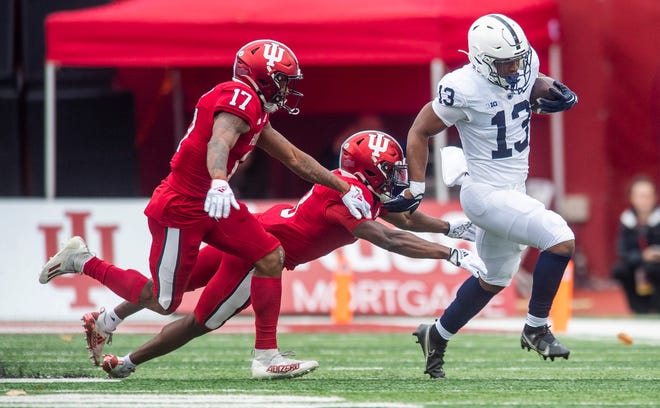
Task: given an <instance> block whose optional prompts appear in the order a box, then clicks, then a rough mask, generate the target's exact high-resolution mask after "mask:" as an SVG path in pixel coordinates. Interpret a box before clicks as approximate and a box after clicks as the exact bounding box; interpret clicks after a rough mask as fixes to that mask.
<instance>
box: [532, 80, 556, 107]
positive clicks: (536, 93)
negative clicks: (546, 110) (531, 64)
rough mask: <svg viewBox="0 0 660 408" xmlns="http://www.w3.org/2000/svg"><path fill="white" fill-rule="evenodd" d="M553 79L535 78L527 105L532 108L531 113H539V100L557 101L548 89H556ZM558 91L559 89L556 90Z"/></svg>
mask: <svg viewBox="0 0 660 408" xmlns="http://www.w3.org/2000/svg"><path fill="white" fill-rule="evenodd" d="M554 81H555V80H554V78H550V77H547V76H540V77H538V78H536V81H535V82H534V86H532V93H531V94H530V95H529V103H530V105H531V107H532V111H533V112H536V113H541V112H539V109H540V105H539V102H538V100H539V99H540V98H545V99H552V100H554V99H557V98H555V96H554V95H553V94H551V93H550V88H555V89H557V87H556V86H555V85H554V84H553V82H554ZM557 90H559V89H557Z"/></svg>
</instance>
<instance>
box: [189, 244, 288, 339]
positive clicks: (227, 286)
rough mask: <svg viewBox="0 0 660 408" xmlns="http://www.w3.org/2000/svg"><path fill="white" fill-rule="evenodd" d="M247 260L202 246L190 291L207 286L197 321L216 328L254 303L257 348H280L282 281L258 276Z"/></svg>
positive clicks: (197, 313)
mask: <svg viewBox="0 0 660 408" xmlns="http://www.w3.org/2000/svg"><path fill="white" fill-rule="evenodd" d="M253 271H254V268H253V267H252V265H251V264H250V263H248V262H246V261H245V260H243V259H241V258H239V257H237V256H233V255H229V254H224V253H223V252H222V251H219V250H217V249H216V248H213V247H211V246H206V247H204V248H202V250H201V251H200V252H199V256H198V258H197V263H196V264H195V268H194V269H193V272H192V273H191V276H190V282H189V285H188V287H187V288H186V291H191V290H195V289H197V288H199V287H202V286H206V287H205V288H204V290H203V291H202V294H201V295H200V297H199V300H198V302H197V306H196V307H195V319H196V320H197V323H199V324H200V325H202V326H205V327H207V328H208V329H211V330H215V329H217V328H219V327H221V326H222V325H224V324H225V322H226V321H227V320H229V319H230V318H231V317H232V316H234V315H236V314H237V313H239V312H240V311H242V310H243V309H245V308H246V307H248V306H249V305H250V303H251V299H258V300H260V301H257V302H252V308H253V309H254V316H255V329H256V337H255V348H256V349H275V348H277V322H278V319H279V313H280V304H281V293H282V280H281V279H280V278H264V277H254V276H253Z"/></svg>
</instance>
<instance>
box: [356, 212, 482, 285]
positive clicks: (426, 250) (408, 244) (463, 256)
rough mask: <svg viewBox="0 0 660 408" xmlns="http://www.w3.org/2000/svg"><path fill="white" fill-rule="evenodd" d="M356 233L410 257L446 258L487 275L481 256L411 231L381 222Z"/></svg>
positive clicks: (370, 223)
mask: <svg viewBox="0 0 660 408" xmlns="http://www.w3.org/2000/svg"><path fill="white" fill-rule="evenodd" d="M353 235H355V236H356V237H357V238H361V239H365V240H367V241H369V242H371V243H372V244H374V245H377V246H379V247H381V248H383V249H386V250H388V251H390V252H395V253H397V254H401V255H405V256H408V257H410V258H430V259H444V260H447V261H449V262H451V263H452V264H454V265H456V266H460V267H462V268H464V269H466V270H467V271H468V272H470V273H471V274H472V275H474V276H476V277H479V276H486V274H487V271H486V265H484V263H483V261H482V260H481V258H479V257H478V256H477V255H476V254H473V253H472V252H470V251H467V250H465V249H458V248H450V247H447V246H444V245H441V244H437V243H435V242H430V241H427V240H425V239H422V238H420V237H418V236H417V235H415V234H412V233H410V232H407V231H401V230H397V229H392V228H388V227H387V226H385V225H383V224H381V223H379V222H377V221H371V220H370V221H364V222H362V223H360V225H358V226H357V227H356V228H355V229H354V230H353Z"/></svg>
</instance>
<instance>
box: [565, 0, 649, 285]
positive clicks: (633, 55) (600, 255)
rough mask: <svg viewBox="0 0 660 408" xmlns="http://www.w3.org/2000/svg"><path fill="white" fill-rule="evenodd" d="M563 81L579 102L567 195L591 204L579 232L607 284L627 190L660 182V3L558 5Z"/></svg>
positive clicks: (568, 118)
mask: <svg viewBox="0 0 660 408" xmlns="http://www.w3.org/2000/svg"><path fill="white" fill-rule="evenodd" d="M558 4H559V10H560V20H561V24H562V34H563V35H562V47H563V72H564V75H563V76H564V80H565V82H566V83H568V84H570V85H571V86H572V87H573V88H574V89H575V90H576V91H577V93H578V94H579V96H580V102H579V104H578V106H577V107H576V109H574V110H573V111H571V112H568V113H566V115H565V129H566V139H565V147H564V149H565V152H566V175H567V179H566V187H567V192H568V193H569V194H585V195H586V196H587V197H588V198H589V211H590V214H589V220H588V221H587V222H586V223H584V224H583V225H579V224H578V225H575V226H574V227H575V230H576V233H577V244H578V247H579V248H580V249H581V250H582V251H583V252H584V254H585V255H586V258H587V262H588V265H587V268H588V271H589V274H590V275H591V276H593V277H599V278H605V277H608V276H609V273H610V268H611V265H612V263H613V262H614V261H615V254H614V245H615V244H614V240H615V234H616V228H617V225H618V216H619V213H620V212H621V210H622V209H623V208H624V207H625V206H626V203H627V201H626V197H625V195H626V193H625V190H626V184H627V182H628V181H629V180H630V178H632V177H633V176H634V175H635V174H637V173H647V174H648V175H650V176H652V177H654V178H655V179H656V181H658V180H660V130H659V129H660V128H659V127H658V125H659V123H658V120H659V119H660V102H659V100H660V95H659V87H660V47H658V42H657V41H656V40H655V38H656V37H657V32H658V31H657V30H658V21H660V3H659V2H657V1H653V0H633V1H624V0H605V1H602V0H585V1H570V0H559V1H558Z"/></svg>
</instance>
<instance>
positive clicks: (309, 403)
mask: <svg viewBox="0 0 660 408" xmlns="http://www.w3.org/2000/svg"><path fill="white" fill-rule="evenodd" d="M90 403H91V404H92V405H93V406H109V407H113V408H135V407H140V408H142V407H145V408H147V407H148V408H151V407H182V406H194V407H195V408H202V407H241V408H264V407H268V408H285V407H286V408H289V407H291V408H303V407H304V408H353V407H355V408H421V407H422V406H421V405H414V404H398V403H382V402H378V403H375V402H349V401H346V400H345V399H343V398H338V397H304V396H282V395H242V394H233V395H232V394H227V395H178V394H167V395H154V394H121V395H112V394H98V393H95V394H49V395H19V396H0V407H17V408H18V407H38V406H43V407H57V408H59V407H70V408H78V407H80V408H89V407H90Z"/></svg>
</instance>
